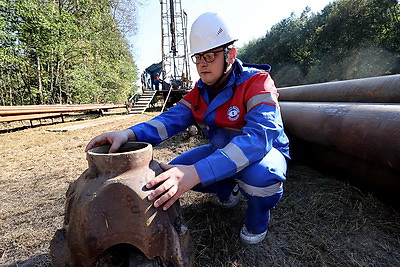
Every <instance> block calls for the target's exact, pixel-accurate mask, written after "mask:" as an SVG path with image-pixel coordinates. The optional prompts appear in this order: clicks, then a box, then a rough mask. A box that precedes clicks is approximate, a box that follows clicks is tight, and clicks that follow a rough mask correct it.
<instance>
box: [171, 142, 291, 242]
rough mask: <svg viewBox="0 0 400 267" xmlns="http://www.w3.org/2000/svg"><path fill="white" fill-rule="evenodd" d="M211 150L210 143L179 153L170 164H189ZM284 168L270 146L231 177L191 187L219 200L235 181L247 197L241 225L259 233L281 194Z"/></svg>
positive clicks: (283, 162) (265, 227) (283, 158)
mask: <svg viewBox="0 0 400 267" xmlns="http://www.w3.org/2000/svg"><path fill="white" fill-rule="evenodd" d="M214 151H215V150H214V149H213V147H212V146H211V145H204V146H200V147H197V148H194V149H192V150H189V151H187V152H185V153H183V154H181V155H179V156H178V157H176V158H175V159H173V160H172V161H171V162H170V164H174V165H176V164H180V165H191V164H194V163H196V162H197V161H199V160H201V159H203V158H205V157H207V156H208V155H210V154H211V153H213V152H214ZM286 169H287V163H286V159H285V157H284V156H283V155H282V153H280V152H279V151H278V150H277V149H275V148H272V150H271V151H270V152H269V153H268V154H267V155H266V156H265V157H264V158H263V159H261V160H260V161H257V162H255V163H253V164H251V165H249V166H248V167H246V168H245V169H243V170H242V171H240V172H238V173H237V174H235V175H234V176H233V177H230V178H227V179H223V180H220V181H217V182H215V183H213V184H211V185H208V186H202V185H201V184H198V185H197V186H195V187H194V188H193V190H195V191H199V192H205V193H213V194H216V195H217V196H218V197H219V199H220V200H225V199H227V198H228V197H229V195H230V193H231V192H232V190H233V188H234V187H235V185H236V184H238V185H239V188H240V191H241V193H242V194H243V195H244V196H245V197H246V198H247V199H248V201H247V205H248V207H247V211H246V215H245V218H244V224H245V226H246V228H247V230H249V232H251V233H254V234H259V233H263V232H265V231H266V230H267V229H268V223H269V214H270V209H271V208H273V207H275V205H276V203H278V201H279V199H280V198H281V197H282V194H283V186H282V185H283V181H285V180H286Z"/></svg>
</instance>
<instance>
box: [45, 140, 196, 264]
mask: <svg viewBox="0 0 400 267" xmlns="http://www.w3.org/2000/svg"><path fill="white" fill-rule="evenodd" d="M109 148H110V146H100V147H96V148H93V149H92V150H90V151H89V152H88V154H87V160H88V165H89V168H88V169H87V170H86V171H85V172H84V173H83V174H82V175H81V176H80V177H79V178H78V179H77V180H76V181H75V182H74V183H73V184H72V185H71V186H70V188H69V189H68V191H67V201H66V206H65V218H64V227H63V229H60V230H58V231H57V232H56V234H55V235H54V238H53V239H52V241H51V244H50V252H51V256H52V260H53V266H128V265H129V266H192V264H193V262H194V258H193V256H194V253H193V252H194V250H193V247H192V243H191V241H190V236H189V232H188V229H187V227H186V225H185V222H184V220H183V216H182V213H181V208H180V205H179V201H177V202H175V203H174V205H173V206H171V207H170V208H169V209H168V210H167V211H163V210H162V209H161V208H155V207H154V206H153V205H152V204H153V203H152V202H150V201H148V200H147V194H148V192H146V191H147V189H146V188H145V184H146V183H147V182H148V181H149V179H151V178H153V177H154V176H155V175H157V174H159V173H161V172H162V170H161V168H160V167H159V165H158V163H157V162H155V161H154V160H152V148H151V145H150V144H147V143H140V142H132V143H127V144H125V145H123V146H122V147H121V148H120V150H119V151H118V153H110V154H109V153H108V149H109ZM127 248H128V253H125V254H124V255H121V251H122V250H126V249H127ZM121 257H122V258H124V259H123V260H124V265H120V264H121V261H118V264H116V263H115V262H116V260H118V258H121ZM111 259H112V260H111ZM113 262H114V264H112V263H113ZM127 263H129V264H127ZM141 264H142V265H141Z"/></svg>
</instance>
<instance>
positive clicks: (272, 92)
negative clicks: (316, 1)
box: [130, 59, 289, 234]
mask: <svg viewBox="0 0 400 267" xmlns="http://www.w3.org/2000/svg"><path fill="white" fill-rule="evenodd" d="M232 67H233V70H232V72H231V73H230V77H229V81H228V83H227V85H226V86H225V87H224V88H223V89H222V91H221V92H220V93H219V94H217V95H216V96H215V97H212V95H213V91H212V90H213V88H212V87H210V86H208V85H206V84H204V83H203V82H202V80H201V79H200V80H199V81H198V82H197V83H196V86H195V88H193V89H192V90H191V91H190V92H189V93H188V94H186V95H185V96H184V97H183V98H182V99H181V100H180V101H179V102H178V103H177V105H176V106H174V107H172V108H170V109H169V110H168V111H167V112H164V113H162V114H160V115H159V116H157V117H155V118H154V119H152V120H150V121H148V122H145V123H140V124H138V125H135V126H133V127H131V128H130V129H132V130H133V131H134V132H135V134H136V136H137V139H138V141H144V142H149V143H151V144H152V145H158V144H159V143H161V142H162V141H164V140H166V139H168V138H169V137H171V136H173V135H175V134H177V133H179V132H181V131H183V130H185V129H186V128H188V127H189V126H191V125H193V124H197V125H199V127H200V128H201V129H202V131H203V132H204V133H205V135H206V136H207V138H208V139H209V141H210V144H209V145H204V146H200V147H197V148H194V149H192V150H189V151H187V152H185V153H183V154H181V155H179V156H178V157H177V158H175V159H174V160H172V161H171V162H170V164H181V165H191V164H194V166H195V168H196V171H197V173H198V175H199V177H200V180H201V183H200V184H198V185H197V186H195V187H194V188H193V190H196V191H201V192H208V193H215V194H217V195H218V197H219V198H220V200H224V199H227V198H228V197H229V194H230V192H231V191H232V189H233V188H234V186H235V185H236V184H237V183H238V184H239V188H240V191H241V193H242V194H243V195H244V196H245V197H247V198H248V202H247V203H248V208H247V212H246V215H245V219H244V224H245V226H246V228H247V229H248V230H249V231H250V232H251V233H255V234H258V233H262V232H265V231H266V230H267V229H268V222H269V211H270V209H271V208H273V207H274V206H275V204H276V203H277V202H278V201H279V199H280V198H281V196H282V193H283V182H284V181H285V180H286V169H287V159H289V140H288V138H287V136H286V134H285V133H284V129H283V123H282V118H281V113H280V109H279V105H278V100H277V98H278V93H277V90H276V88H275V85H274V82H273V80H272V79H271V77H270V75H269V72H268V71H263V70H261V69H257V68H254V67H247V66H246V64H243V63H242V62H241V61H240V60H238V59H236V60H235V63H234V64H233V66H232Z"/></svg>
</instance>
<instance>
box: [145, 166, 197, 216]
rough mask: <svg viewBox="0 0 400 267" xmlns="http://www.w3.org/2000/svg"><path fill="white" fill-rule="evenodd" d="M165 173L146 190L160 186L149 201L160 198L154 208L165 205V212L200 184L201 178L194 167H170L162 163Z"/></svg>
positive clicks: (147, 185) (152, 193)
mask: <svg viewBox="0 0 400 267" xmlns="http://www.w3.org/2000/svg"><path fill="white" fill-rule="evenodd" d="M160 166H161V168H162V169H164V170H165V172H163V173H161V174H160V175H158V176H156V177H154V178H153V179H151V180H150V181H149V182H148V183H147V184H146V188H149V189H150V188H152V187H153V186H155V185H157V184H160V183H161V184H160V185H159V186H158V187H157V188H156V189H154V190H153V191H151V192H150V194H149V195H148V196H147V198H148V200H150V201H151V200H153V199H155V198H157V197H158V196H160V195H161V196H160V197H159V198H158V199H157V200H156V201H155V202H154V207H156V208H157V207H159V206H161V205H162V204H164V203H165V205H164V206H163V210H166V209H168V208H169V207H171V206H172V204H174V202H175V201H176V200H177V199H178V198H179V197H180V196H181V195H182V194H183V193H185V192H187V191H189V190H190V189H192V188H193V187H194V186H195V185H197V184H199V183H200V182H201V181H200V177H199V175H198V174H197V171H196V168H195V167H194V165H168V164H165V163H160Z"/></svg>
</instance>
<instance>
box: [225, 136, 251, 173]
mask: <svg viewBox="0 0 400 267" xmlns="http://www.w3.org/2000/svg"><path fill="white" fill-rule="evenodd" d="M221 150H222V152H224V153H225V154H226V155H227V156H228V158H230V159H231V160H232V161H233V162H234V163H235V165H236V169H237V172H239V171H241V170H243V169H244V168H246V167H247V166H249V160H248V159H247V157H246V155H245V154H244V153H243V151H242V150H241V149H240V148H239V147H238V146H237V145H235V144H233V143H229V144H227V145H226V146H225V147H224V148H223V149H221Z"/></svg>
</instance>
